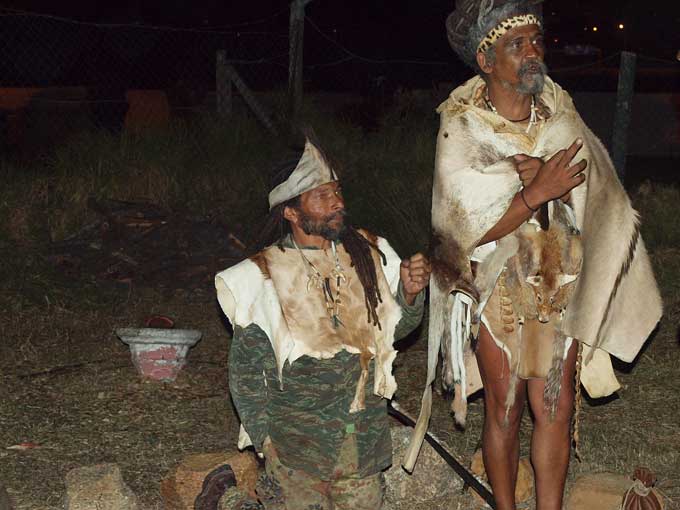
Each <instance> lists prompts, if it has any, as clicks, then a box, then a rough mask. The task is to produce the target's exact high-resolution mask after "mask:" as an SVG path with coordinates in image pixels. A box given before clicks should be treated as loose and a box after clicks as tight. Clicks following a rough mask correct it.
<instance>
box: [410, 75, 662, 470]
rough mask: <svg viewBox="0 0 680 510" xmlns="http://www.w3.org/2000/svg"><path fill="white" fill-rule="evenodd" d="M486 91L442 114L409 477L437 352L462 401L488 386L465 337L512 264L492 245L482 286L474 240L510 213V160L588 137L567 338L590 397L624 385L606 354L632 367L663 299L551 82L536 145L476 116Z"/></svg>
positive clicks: (591, 145) (604, 165) (479, 83)
mask: <svg viewBox="0 0 680 510" xmlns="http://www.w3.org/2000/svg"><path fill="white" fill-rule="evenodd" d="M483 86H484V82H483V80H482V79H481V78H480V77H475V78H472V79H471V80H469V81H468V82H466V83H465V84H463V85H461V86H460V87H458V88H457V89H456V90H454V91H453V92H452V93H451V95H450V97H449V98H448V99H447V100H446V101H445V102H444V103H442V104H441V105H440V106H439V108H438V112H439V114H440V129H439V133H438V137H437V153H436V158H435V173H434V185H433V192H432V227H433V234H434V237H435V239H437V240H438V242H439V244H438V245H437V246H436V247H435V249H434V253H433V257H432V263H433V273H432V276H433V277H432V280H431V285H430V323H429V339H428V342H429V344H428V377H427V382H426V389H425V393H424V395H423V400H422V407H421V414H420V417H419V419H418V423H417V425H416V430H415V432H414V435H413V438H412V440H411V445H410V446H409V450H408V451H407V453H406V455H405V460H404V467H405V468H406V469H408V470H410V469H412V468H413V465H414V463H415V459H416V456H417V454H418V451H419V449H420V445H421V444H422V439H423V437H424V434H425V430H426V429H427V423H428V421H429V416H430V408H431V401H432V389H431V385H432V382H433V381H434V375H435V369H436V365H437V356H438V351H439V347H440V342H442V343H444V344H449V345H450V348H449V349H448V353H449V355H450V356H451V362H452V365H453V369H454V380H455V386H456V393H458V394H459V395H461V396H462V399H463V401H465V399H466V395H469V394H471V393H473V392H474V391H476V390H477V389H479V388H480V387H481V379H480V377H479V373H478V369H477V366H476V359H475V356H474V353H473V352H472V350H471V348H470V342H469V336H470V335H469V332H470V328H471V327H472V328H474V327H475V325H474V324H471V318H472V317H475V316H477V317H478V316H479V315H481V313H482V311H483V310H481V311H480V309H479V308H482V309H483V306H484V299H485V297H488V296H489V295H490V294H491V291H490V289H491V290H492V289H493V286H495V283H496V278H497V277H498V275H499V274H500V271H501V270H502V267H503V266H504V264H505V261H506V260H507V258H508V256H510V254H508V253H503V252H502V244H503V243H502V242H499V243H496V245H494V246H497V247H489V246H485V247H484V248H485V250H481V251H479V252H477V253H478V254H481V257H480V258H481V263H484V261H485V260H486V258H487V257H491V258H492V259H493V260H491V262H492V263H490V264H487V265H488V271H487V273H486V277H485V278H484V279H483V280H478V281H476V280H475V279H474V278H473V276H472V271H471V266H470V260H471V258H472V256H473V252H475V249H476V246H477V243H478V242H479V240H480V239H481V238H482V237H483V236H484V234H486V232H488V231H489V230H490V229H491V227H493V226H494V225H495V224H496V223H498V221H499V220H500V218H501V217H502V216H503V214H504V213H505V211H506V210H507V209H508V207H509V205H510V203H511V201H512V199H513V197H514V195H515V194H516V193H517V192H518V191H519V190H520V188H521V181H520V179H519V176H518V173H517V171H516V168H515V164H514V162H513V159H512V156H513V155H515V154H519V153H523V154H527V155H530V156H536V157H540V158H543V159H544V160H545V159H548V158H550V157H551V156H552V155H554V154H555V153H556V152H558V151H559V150H562V149H565V148H567V147H569V145H571V144H572V143H573V142H574V140H576V139H577V138H581V139H582V140H583V147H582V148H581V149H580V151H579V152H578V154H577V156H576V158H577V159H581V158H584V159H585V160H586V161H587V162H588V166H587V168H586V170H585V174H586V181H585V183H584V184H582V185H580V186H578V187H576V188H575V189H573V190H572V193H571V198H570V205H571V207H572V209H573V210H574V213H575V216H576V222H577V227H578V228H579V230H580V231H581V234H582V238H581V239H582V243H583V267H582V269H581V273H580V276H579V278H578V280H577V282H576V287H575V290H574V293H573V295H572V298H571V300H570V303H569V306H568V307H567V309H566V312H565V315H564V319H563V321H562V325H561V328H562V333H563V334H564V335H565V336H567V337H572V338H575V339H578V340H579V341H580V342H582V343H583V355H584V361H585V363H584V366H583V369H582V371H581V382H582V383H583V384H584V387H585V388H586V390H587V391H588V393H589V394H590V395H591V396H593V397H600V396H605V395H608V394H611V393H612V392H613V391H616V389H618V387H619V385H618V383H617V381H616V378H615V376H614V372H613V370H612V367H611V361H610V359H609V355H610V354H611V355H614V356H616V357H617V358H619V359H621V360H623V361H626V362H631V361H632V360H633V359H634V358H635V356H636V354H637V353H638V352H639V350H640V348H641V347H642V345H643V343H644V342H645V340H646V339H647V337H648V336H649V334H650V333H651V331H652V329H653V328H654V327H655V325H656V323H657V322H658V320H659V319H660V317H661V298H660V295H659V291H658V288H657V285H656V281H655V279H654V275H653V273H652V269H651V264H650V261H649V257H648V255H647V251H646V249H645V246H644V243H643V241H642V239H641V237H640V229H639V222H638V216H637V213H636V212H635V210H633V208H632V206H631V204H630V200H629V198H628V196H627V195H626V192H625V190H624V189H623V186H622V184H621V183H620V181H619V179H618V177H617V175H616V171H615V169H614V166H613V164H612V162H611V160H610V158H609V155H608V154H607V151H606V149H605V148H604V146H603V145H602V143H601V142H600V140H598V139H597V137H596V136H595V135H594V134H593V133H592V132H591V131H590V129H589V128H588V127H587V126H586V125H585V124H584V122H583V120H582V119H581V117H580V116H579V114H578V112H577V111H576V109H575V108H574V105H573V102H572V100H571V98H570V97H569V95H568V94H567V93H566V92H565V91H564V90H563V89H562V88H561V87H560V86H559V85H557V84H556V83H554V82H553V81H552V80H550V79H549V78H546V83H545V87H544V90H543V93H542V95H541V98H540V100H541V101H540V102H541V103H542V104H544V105H545V106H547V107H548V109H549V110H550V113H551V115H550V117H549V118H548V119H546V120H542V121H540V123H539V125H538V126H537V128H535V129H534V131H533V132H531V133H530V134H527V133H525V131H524V128H523V127H522V126H518V125H515V124H513V123H512V122H508V121H507V120H505V119H504V118H503V117H501V116H499V115H497V114H496V113H493V112H491V111H488V110H486V109H484V108H481V107H479V106H477V102H476V101H475V99H476V98H477V97H478V96H479V91H480V88H481V87H483Z"/></svg>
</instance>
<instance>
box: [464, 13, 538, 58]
mask: <svg viewBox="0 0 680 510" xmlns="http://www.w3.org/2000/svg"><path fill="white" fill-rule="evenodd" d="M526 25H538V26H539V27H540V26H541V22H540V20H539V19H538V18H537V17H536V16H534V15H533V14H522V15H520V16H514V17H512V18H510V19H506V20H505V21H502V22H500V23H499V24H498V25H497V26H496V27H494V28H492V29H491V31H490V32H489V33H488V34H486V37H485V38H484V39H482V42H480V43H479V46H477V52H482V53H484V52H486V50H488V49H489V48H491V46H493V45H494V44H495V43H496V41H498V39H500V38H501V37H503V36H504V35H505V34H506V33H507V32H508V31H509V30H511V29H513V28H515V27H523V26H526Z"/></svg>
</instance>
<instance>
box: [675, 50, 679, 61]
mask: <svg viewBox="0 0 680 510" xmlns="http://www.w3.org/2000/svg"><path fill="white" fill-rule="evenodd" d="M675 60H677V61H678V62H680V50H678V53H676V55H675Z"/></svg>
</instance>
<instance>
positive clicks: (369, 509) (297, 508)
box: [258, 434, 385, 510]
mask: <svg viewBox="0 0 680 510" xmlns="http://www.w3.org/2000/svg"><path fill="white" fill-rule="evenodd" d="M263 453H264V455H265V470H266V472H267V478H268V480H267V482H268V485H269V488H268V490H266V492H268V493H269V494H267V495H265V494H260V490H258V496H260V501H261V503H262V504H263V506H264V508H265V510H380V508H382V502H383V495H384V492H385V488H384V478H383V474H382V473H376V474H374V475H371V476H367V477H365V478H359V477H358V476H356V475H352V474H348V475H343V474H342V473H356V471H357V466H358V462H357V447H356V437H355V436H354V434H349V435H348V436H347V438H346V439H345V441H344V442H343V444H342V448H341V450H340V455H339V457H338V463H337V466H336V468H335V472H336V473H339V474H340V475H339V476H338V477H337V478H335V479H333V480H321V479H320V478H317V477H314V476H312V475H310V474H308V473H306V472H304V471H301V470H298V469H291V468H288V467H286V466H284V465H283V464H281V461H280V460H279V457H278V455H277V453H276V450H275V449H274V447H273V445H272V444H271V442H270V441H269V439H267V440H266V441H265V443H264V445H263Z"/></svg>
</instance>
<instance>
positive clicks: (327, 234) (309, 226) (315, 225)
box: [298, 209, 347, 241]
mask: <svg viewBox="0 0 680 510" xmlns="http://www.w3.org/2000/svg"><path fill="white" fill-rule="evenodd" d="M298 212H299V213H300V215H301V218H300V228H301V229H302V231H303V232H304V233H305V234H307V235H308V236H309V235H316V236H321V237H323V238H324V239H328V240H329V241H337V240H338V239H340V236H342V234H343V233H344V232H345V224H344V223H343V224H342V225H340V227H338V228H333V227H331V226H330V222H331V220H333V219H334V218H335V216H337V215H340V216H342V217H345V216H347V213H346V212H345V211H340V212H338V213H334V214H331V215H329V216H326V217H325V218H321V219H320V220H314V219H312V218H310V217H309V216H307V215H306V214H305V213H303V212H302V211H300V210H299V209H298Z"/></svg>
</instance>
